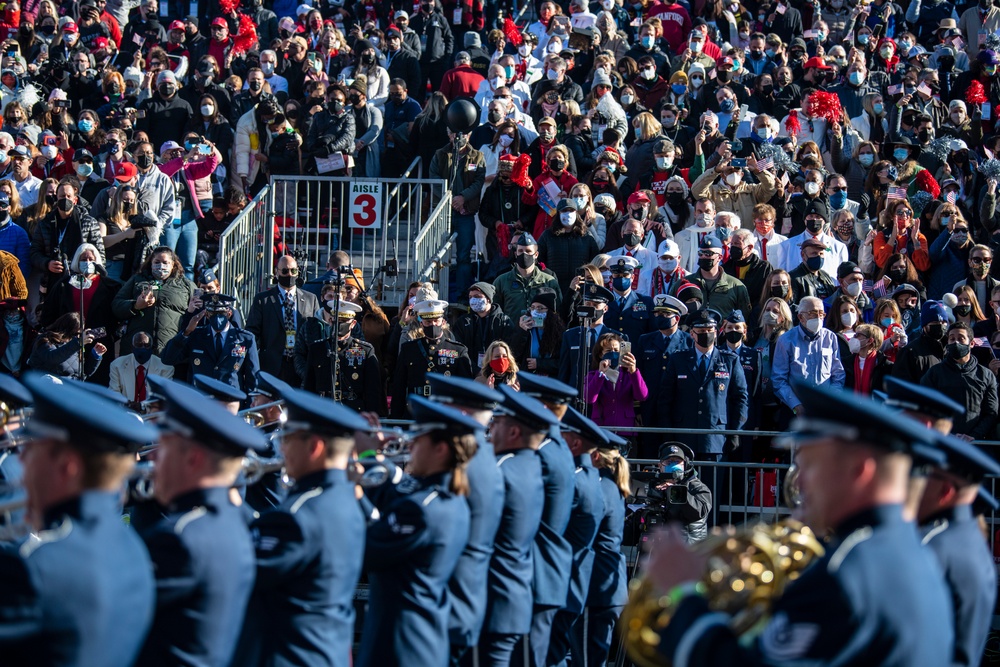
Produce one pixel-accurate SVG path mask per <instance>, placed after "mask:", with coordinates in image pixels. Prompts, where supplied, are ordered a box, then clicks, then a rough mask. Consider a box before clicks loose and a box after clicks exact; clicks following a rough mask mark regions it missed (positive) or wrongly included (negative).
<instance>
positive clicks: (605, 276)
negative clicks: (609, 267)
mask: <svg viewBox="0 0 1000 667" xmlns="http://www.w3.org/2000/svg"><path fill="white" fill-rule="evenodd" d="M610 281H611V272H610V271H601V282H602V283H604V284H605V285H608V284H610Z"/></svg>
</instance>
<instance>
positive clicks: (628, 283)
mask: <svg viewBox="0 0 1000 667" xmlns="http://www.w3.org/2000/svg"><path fill="white" fill-rule="evenodd" d="M607 268H608V269H610V271H611V291H612V292H613V294H614V298H613V299H612V300H611V301H609V302H608V313H607V315H605V316H604V322H605V324H607V325H608V326H609V327H611V328H612V329H617V330H618V331H621V332H622V333H623V334H625V336H626V338H625V340H630V341H632V342H633V343H634V342H638V340H639V338H640V337H641V336H642V335H643V334H645V333H649V332H650V331H652V330H653V329H652V327H653V300H652V299H651V298H649V297H648V296H643V295H642V294H639V293H638V292H635V291H633V290H632V274H633V272H634V271H636V270H637V269H638V268H639V260H637V259H636V258H635V257H627V256H621V257H612V258H611V259H609V260H608V267H607Z"/></svg>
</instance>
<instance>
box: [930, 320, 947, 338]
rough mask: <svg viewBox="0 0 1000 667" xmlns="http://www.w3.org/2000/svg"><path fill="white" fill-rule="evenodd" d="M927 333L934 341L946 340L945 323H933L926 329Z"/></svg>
mask: <svg viewBox="0 0 1000 667" xmlns="http://www.w3.org/2000/svg"><path fill="white" fill-rule="evenodd" d="M926 333H927V335H928V336H930V337H931V339H932V340H941V339H942V338H944V322H931V323H930V324H928V325H927V327H926Z"/></svg>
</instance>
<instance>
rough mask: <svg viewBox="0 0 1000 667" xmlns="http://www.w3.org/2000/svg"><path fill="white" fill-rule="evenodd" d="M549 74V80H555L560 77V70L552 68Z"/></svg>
mask: <svg viewBox="0 0 1000 667" xmlns="http://www.w3.org/2000/svg"><path fill="white" fill-rule="evenodd" d="M547 76H548V77H549V81H555V80H556V79H558V78H559V72H558V71H557V70H554V69H550V70H549V73H548V75H547Z"/></svg>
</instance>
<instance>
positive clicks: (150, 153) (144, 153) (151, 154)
mask: <svg viewBox="0 0 1000 667" xmlns="http://www.w3.org/2000/svg"><path fill="white" fill-rule="evenodd" d="M141 155H147V156H149V157H152V156H153V151H142V152H141V153H136V156H141Z"/></svg>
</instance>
